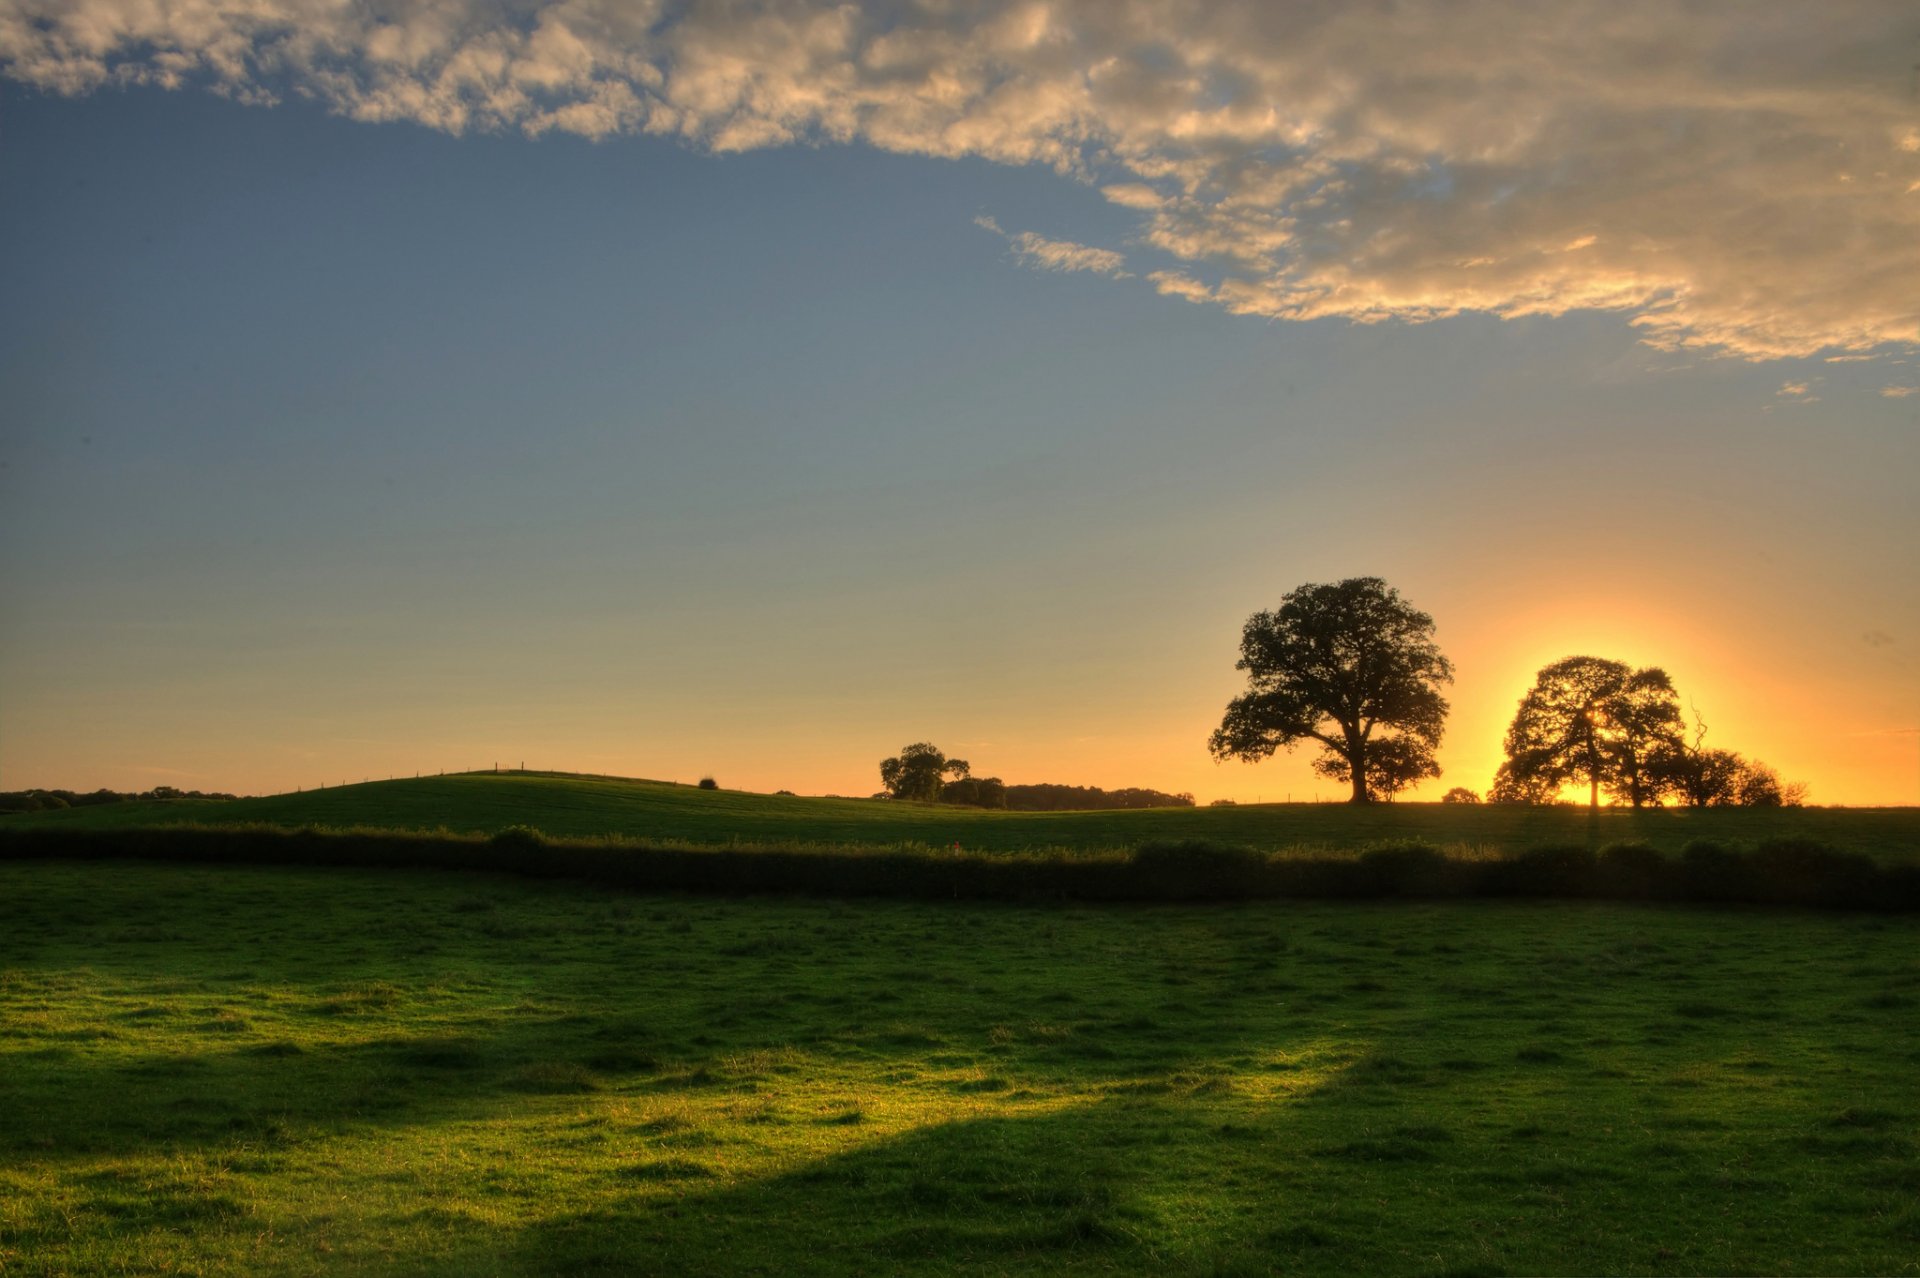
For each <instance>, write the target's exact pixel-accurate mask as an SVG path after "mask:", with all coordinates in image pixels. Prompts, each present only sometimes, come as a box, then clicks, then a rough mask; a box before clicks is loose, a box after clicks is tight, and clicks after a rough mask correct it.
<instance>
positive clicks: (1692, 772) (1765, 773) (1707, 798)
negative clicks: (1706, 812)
mask: <svg viewBox="0 0 1920 1278" xmlns="http://www.w3.org/2000/svg"><path fill="white" fill-rule="evenodd" d="M1705 736H1706V725H1705V724H1701V725H1700V728H1699V730H1698V731H1697V732H1696V734H1695V736H1694V740H1693V742H1692V743H1691V744H1690V745H1687V746H1684V747H1682V748H1681V749H1678V750H1674V751H1671V752H1670V753H1669V754H1668V756H1667V757H1666V759H1665V762H1664V766H1665V768H1666V772H1667V776H1668V779H1669V783H1670V785H1671V788H1672V790H1673V792H1674V793H1675V794H1677V795H1679V796H1680V798H1681V800H1682V802H1684V803H1686V804H1687V805H1688V806H1690V807H1696V808H1729V807H1742V808H1778V807H1799V806H1800V805H1801V804H1802V803H1804V802H1805V801H1806V795H1807V787H1806V786H1805V785H1804V784H1802V783H1799V782H1794V783H1792V784H1782V782H1781V780H1780V776H1779V774H1778V773H1776V772H1775V771H1774V770H1773V769H1772V768H1770V767H1768V766H1767V765H1766V764H1764V763H1761V762H1759V761H1758V760H1753V759H1747V758H1744V757H1743V756H1741V755H1740V754H1739V753H1738V752H1737V751H1734V750H1721V749H1716V748H1712V747H1709V746H1707V745H1705V744H1704V741H1703V738H1704V737H1705Z"/></svg>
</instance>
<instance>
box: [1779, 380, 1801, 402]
mask: <svg viewBox="0 0 1920 1278" xmlns="http://www.w3.org/2000/svg"><path fill="white" fill-rule="evenodd" d="M1807 389H1808V388H1807V384H1806V383H1805V382H1782V383H1781V385H1780V389H1779V390H1777V391H1775V392H1774V394H1775V395H1779V396H1781V397H1783V398H1787V399H1804V398H1806V394H1807Z"/></svg>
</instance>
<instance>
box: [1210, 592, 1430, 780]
mask: <svg viewBox="0 0 1920 1278" xmlns="http://www.w3.org/2000/svg"><path fill="white" fill-rule="evenodd" d="M1234 668H1235V669H1238V670H1244V671H1246V672H1247V683H1248V690H1247V692H1246V693H1244V694H1243V695H1241V696H1238V697H1235V698H1234V699H1233V700H1232V701H1231V702H1229V703H1228V704H1227V711H1226V715H1225V717H1224V718H1223V719H1222V721H1221V724H1220V728H1219V730H1218V731H1216V732H1215V733H1214V734H1213V737H1212V739H1211V740H1210V741H1209V742H1208V748H1209V749H1210V750H1211V751H1212V752H1213V755H1214V757H1215V758H1219V759H1229V758H1231V759H1246V760H1249V761H1251V760H1255V759H1264V758H1267V757H1269V756H1271V755H1272V754H1273V752H1274V751H1275V750H1278V749H1280V748H1281V747H1283V746H1285V747H1289V748H1291V747H1292V746H1293V745H1295V744H1297V743H1298V742H1300V741H1302V740H1307V739H1311V740H1314V741H1318V742H1319V743H1320V745H1321V747H1322V748H1323V749H1324V750H1325V752H1326V753H1325V755H1324V756H1323V757H1322V758H1321V759H1320V760H1318V761H1317V762H1316V763H1315V765H1314V766H1315V768H1316V769H1318V770H1319V772H1320V773H1321V775H1322V776H1330V777H1334V778H1336V779H1338V780H1341V781H1344V782H1347V783H1348V784H1350V785H1351V786H1352V788H1353V798H1352V802H1354V803H1367V802H1371V801H1372V800H1373V799H1375V798H1377V797H1382V796H1385V795H1390V794H1392V793H1393V792H1394V791H1396V790H1399V789H1401V788H1404V787H1405V786H1406V785H1409V784H1411V783H1412V782H1413V781H1415V780H1418V779H1420V778H1423V777H1437V776H1439V775H1440V768H1439V765H1438V764H1436V763H1435V762H1434V761H1433V750H1434V748H1435V747H1436V746H1438V745H1439V744H1440V733H1441V729H1442V727H1443V726H1444V725H1445V723H1446V717H1447V702H1446V699H1445V698H1443V697H1442V696H1441V695H1440V692H1439V685H1440V684H1442V683H1451V682H1452V681H1453V666H1452V664H1451V663H1450V662H1448V660H1447V659H1446V658H1445V657H1444V656H1442V655H1440V649H1439V648H1438V647H1436V646H1435V644H1434V642H1433V618H1432V617H1429V616H1428V615H1427V614H1426V613H1424V612H1421V611H1419V610H1418V609H1416V608H1414V607H1413V606H1412V605H1410V604H1408V603H1407V602H1406V601H1405V600H1403V599H1402V598H1401V597H1400V594H1399V592H1398V591H1396V590H1394V589H1393V587H1391V586H1389V585H1387V583H1386V582H1384V581H1382V580H1381V579H1380V578H1378V577H1350V578H1348V579H1347V580H1345V581H1338V582H1333V583H1332V584H1329V585H1316V584H1312V583H1309V584H1307V585H1304V586H1301V587H1300V588H1298V589H1297V590H1294V591H1291V592H1289V593H1288V594H1287V596H1286V597H1285V598H1284V599H1282V600H1281V602H1280V607H1279V608H1277V609H1275V610H1274V611H1272V612H1256V613H1255V614H1253V616H1251V617H1249V618H1248V619H1247V624H1246V627H1245V629H1244V630H1243V631H1242V634H1241V639H1240V660H1239V662H1238V663H1237V664H1236V665H1235V667H1234ZM1376 733H1378V734H1379V735H1376ZM1389 733H1391V734H1392V735H1389Z"/></svg>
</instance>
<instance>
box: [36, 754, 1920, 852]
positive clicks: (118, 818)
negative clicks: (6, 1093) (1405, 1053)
mask: <svg viewBox="0 0 1920 1278" xmlns="http://www.w3.org/2000/svg"><path fill="white" fill-rule="evenodd" d="M175 824H203V825H266V826H277V827H286V828H301V827H315V828H323V829H336V830H338V829H352V828H369V829H384V830H414V831H435V830H447V831H451V832H454V833H463V834H475V833H477V834H492V833H496V832H498V831H500V830H502V829H505V828H507V827H509V826H527V827H532V828H533V829H536V830H539V831H540V832H542V833H544V834H548V835H553V836H557V837H563V838H580V837H600V836H617V837H621V838H629V839H646V840H650V841H655V842H681V843H688V844H697V845H708V846H712V845H730V844H757V845H765V846H793V845H796V844H798V845H827V846H836V847H839V846H852V847H898V846H901V845H911V846H919V847H933V848H950V847H951V846H952V845H954V844H956V843H958V844H960V845H961V847H962V848H964V849H966V850H969V851H982V852H1015V851H1036V850H1064V851H1075V852H1104V851H1122V850H1128V849H1132V848H1135V847H1138V846H1139V845H1141V844H1143V843H1149V842H1168V841H1179V840H1211V841H1215V842H1222V843H1232V844H1238V845H1242V846H1247V847H1252V848H1257V849H1260V850H1262V851H1287V852H1296V853H1328V852H1332V853H1344V854H1351V853H1352V852H1354V851H1356V850H1358V849H1360V848H1364V847H1367V846H1369V845H1377V844H1386V843H1404V842H1408V841H1418V842H1422V843H1426V844H1430V845H1432V846H1434V847H1438V848H1441V849H1443V850H1445V851H1447V852H1449V853H1454V854H1466V855H1497V854H1501V853H1508V852H1514V851H1519V850H1521V849H1524V848H1528V847H1539V846H1564V845H1570V844H1585V845H1588V846H1594V847H1600V846H1604V845H1606V844H1610V843H1627V842H1631V843H1640V844H1645V845H1647V846H1650V847H1654V848H1657V849H1659V850H1661V851H1663V852H1667V853H1675V852H1678V851H1680V850H1681V849H1682V848H1683V847H1684V846H1685V845H1686V844H1688V843H1690V842H1694V841H1699V840H1708V841H1716V842H1722V843H1727V844H1751V843H1754V842H1758V841H1760V840H1763V839H1769V838H1797V839H1810V840H1813V841H1816V842H1819V843H1822V844H1824V845H1826V846H1829V847H1832V848H1836V849H1838V850H1841V851H1847V852H1859V853H1864V854H1866V855H1869V856H1872V857H1875V858H1876V859H1878V860H1881V861H1883V862H1893V863H1902V864H1912V863H1920V809H1915V808H1774V809H1748V808H1703V809H1674V808H1658V809H1647V810H1643V811H1638V812H1636V811H1633V810H1632V809H1615V808H1603V809H1601V810H1600V811H1599V812H1598V813H1596V814H1589V813H1588V812H1587V810H1586V809H1585V808H1577V807H1520V806H1504V805H1501V806H1494V805H1449V804H1438V803H1393V804H1375V805H1372V806H1369V807H1365V808H1354V807H1351V806H1349V805H1346V804H1340V803H1326V804H1313V803H1273V804H1246V805H1242V806H1237V807H1218V808H1214V807H1207V808H1151V809H1145V810H1137V811H1105V812H988V811H983V810H980V809H977V808H962V807H950V806H943V805H932V804H920V803H895V802H888V801H885V800H874V799H831V798H808V797H795V796H791V795H768V794H752V793H747V792H743V791H731V790H700V789H697V788H695V787H693V786H690V785H675V784H672V783H670V782H661V781H637V780H628V779H624V778H617V777H588V776H577V775H573V774H566V773H523V772H508V773H497V774H496V773H490V772H475V773H458V774H453V775H449V776H439V777H422V778H417V779H414V778H408V779H403V780H395V781H373V782H368V783H357V784H351V785H342V786H332V787H328V788H326V789H323V790H307V791H304V792H299V793H294V794H279V795H270V796H266V797H262V798H252V799H240V800H236V801H231V802H192V801H184V802H183V801H171V802H147V803H121V804H114V805H110V806H103V807H91V808H75V809H71V810H68V811H64V812H40V813H28V814H16V815H11V816H4V817H0V833H3V832H4V831H6V830H8V829H63V828H72V829H123V828H139V827H147V826H164V825H175Z"/></svg>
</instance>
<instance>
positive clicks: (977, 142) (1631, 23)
mask: <svg viewBox="0 0 1920 1278" xmlns="http://www.w3.org/2000/svg"><path fill="white" fill-rule="evenodd" d="M1916 38H1920V12H1916V11H1915V10H1914V9H1913V8H1912V7H1911V6H1906V5H1895V4H1886V3H1881V2H1879V0H1824V2H1823V3H1822V4H1820V5H1817V6H1813V5H1806V4H1804V3H1800V2H1799V0H1772V2H1771V3H1759V2H1756V3H1750V4H1743V5H1739V6H1686V5H1675V4H1672V3H1670V2H1669V0H1573V2H1571V3H1567V4H1559V5H1554V6H1527V7H1518V8H1516V7H1515V6H1513V5H1511V4H1507V3H1504V0H1454V2H1451V3H1445V4H1439V3H1434V4H1419V3H1407V4H1401V5H1396V6H1394V7H1392V8H1391V9H1386V10H1383V9H1380V8H1378V7H1375V6H1367V5H1339V4H1330V3H1327V4H1303V5H1264V4H1226V3H1209V2H1207V0H1165V2H1164V3H1157V4H1151V5H1120V4H1112V3H1110V2H1108V0H1054V2H1052V3H1040V2H1038V0H977V2H976V3H971V4H966V5H955V4H951V3H944V2H943V3H933V2H932V0H919V2H914V0H897V2H894V3H881V2H880V0H871V2H869V3H864V4H855V3H826V2H824V0H820V2H810V0H736V2H734V3H724V4H723V3H716V2H710V0H513V2H512V3H507V2H506V0H370V2H369V3H355V4H347V3H341V2H340V0H0V73H4V74H5V75H7V76H9V77H11V78H13V79H15V80H18V81H21V82H23V83H26V84H30V85H34V86H37V87H39V88H42V89H45V90H49V91H52V92H56V93H67V94H74V93H85V92H89V91H92V90H94V89H98V88H101V87H103V86H108V85H134V84H144V85H154V86H160V87H164V88H181V87H186V86H192V85H199V86H204V87H206V88H210V89H212V90H214V91H216V92H219V93H222V94H225V95H227V96H230V97H233V98H236V99H239V100H242V101H247V102H255V103H268V102H272V101H275V100H278V99H282V98H285V97H286V96H288V95H290V94H291V95H300V96H305V97H310V98H313V99H316V100H318V101H320V102H322V103H324V104H325V105H326V106H328V107H329V108H330V109H332V110H334V111H336V112H338V113H340V114H342V115H345V116H349V117H351V118H354V119H358V120H366V121H396V120H405V121H412V122H415V123H419V124H424V125H427V126H429V127H432V128H436V129H443V130H446V131H449V132H454V133H460V132H465V131H469V130H504V129H517V130H521V131H523V132H525V133H528V134H532V135H538V134H543V133H547V132H567V133H576V134H581V135H584V136H587V137H594V138H601V137H608V136H613V135H618V134H623V133H644V134H654V135H660V136H665V137H670V138H675V139H678V140H681V141H683V142H685V143H687V144H689V145H693V146H698V147H703V148H707V149H710V150H713V151H721V152H724V151H739V150H748V149H753V148H758V147H770V146H785V145H792V144H820V143H852V142H862V143H865V144H867V145H870V146H873V147H877V148H880V149H882V150H888V151H894V152H900V153H908V154H915V155H925V156H937V157H952V158H958V157H980V158H985V159H988V160H991V161H996V162H999V163H1005V164H1017V165H1042V166H1046V167H1049V168H1051V169H1053V170H1055V171H1057V172H1059V173H1060V174H1062V175H1063V176H1065V177H1067V178H1070V179H1072V180H1075V181H1080V182H1085V183H1089V184H1092V185H1094V186H1097V187H1098V189H1099V190H1100V191H1101V193H1102V194H1103V195H1104V196H1105V197H1106V199H1107V200H1109V201H1110V202H1112V203H1113V204H1114V205H1116V206H1118V207H1120V208H1123V209H1127V210H1129V211H1131V212H1132V213H1133V214H1134V215H1135V216H1137V218H1138V219H1139V225H1138V234H1137V236H1136V237H1135V239H1136V242H1137V243H1138V244H1139V245H1140V246H1141V251H1142V252H1147V253H1152V254H1154V255H1157V256H1158V257H1160V258H1162V259H1163V265H1162V267H1161V268H1160V269H1155V270H1153V271H1151V272H1149V273H1148V278H1149V279H1150V280H1152V282H1153V283H1154V285H1155V287H1156V288H1159V289H1160V290H1161V291H1163V292H1168V293H1171V294H1173V295H1176V296H1181V297H1187V298H1190V299H1194V300H1201V299H1204V300H1205V302H1206V303H1207V304H1209V305H1218V306H1222V307H1225V308H1227V309H1229V310H1231V311H1235V312H1238V313H1243V314H1250V315H1261V316H1267V317H1271V318H1280V319H1314V318H1320V317H1328V316H1336V317H1345V318H1347V319H1350V320H1355V321H1360V322H1371V321H1376V320H1385V319H1399V320H1409V321H1419V320H1430V319H1437V318H1441V317H1445V316H1449V315H1456V314H1460V313H1462V312H1468V311H1472V312H1481V313H1486V314H1492V315H1497V316H1508V317H1514V316H1525V315H1558V314H1563V313H1565V312H1568V311H1575V310H1590V309H1598V310H1607V311H1614V312H1618V313H1620V314H1622V315H1623V316H1625V317H1626V318H1627V319H1628V320H1629V321H1630V322H1631V323H1632V324H1634V325H1635V326H1636V327H1637V329H1638V331H1639V333H1640V335H1641V337H1642V339H1643V340H1645V341H1646V342H1648V343H1650V344H1652V345H1654V346H1656V347H1660V348H1663V349H1675V348H1694V349H1701V350H1706V351H1717V352H1724V353H1729V354H1732V355H1735V356H1739V357H1743V358H1747V359H1755V360H1763V359H1772V358H1781V357H1790V356H1813V355H1830V354H1852V353H1864V352H1868V351H1872V350H1875V349H1877V348H1885V347H1889V346H1892V347H1900V346H1912V345H1915V344H1920V288H1916V287H1915V282H1916V281H1917V280H1920V199H1916V198H1915V195H1916V193H1920V130H1916V127H1915V125H1914V115H1913V111H1914V106H1913V98H1912V93H1911V89H1910V83H1911V77H1912V72H1911V70H1910V65H1911V62H1912V50H1913V47H1914V42H1915V40H1916ZM1016 248H1017V249H1018V248H1019V246H1018V245H1016ZM1077 249H1086V246H1084V245H1075V244H1074V243H1073V242H1072V241H1070V240H1042V239H1040V238H1038V237H1035V239H1034V240H1033V241H1032V242H1031V243H1030V244H1029V245H1028V246H1027V247H1026V248H1025V249H1019V251H1020V252H1021V254H1022V260H1024V261H1029V262H1030V263H1031V264H1034V265H1041V266H1044V267H1045V268H1046V269H1070V270H1071V269H1079V270H1088V269H1091V270H1096V271H1104V272H1106V273H1109V274H1115V273H1118V268H1117V266H1114V265H1094V264H1093V263H1095V262H1098V261H1105V259H1100V258H1089V257H1086V256H1084V255H1079V254H1076V253H1075V252H1074V251H1073V250H1077ZM1086 251H1087V252H1091V253H1094V254H1101V253H1107V252H1110V250H1101V249H1091V250H1086ZM1054 263H1058V264H1057V265H1055V264H1054Z"/></svg>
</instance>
